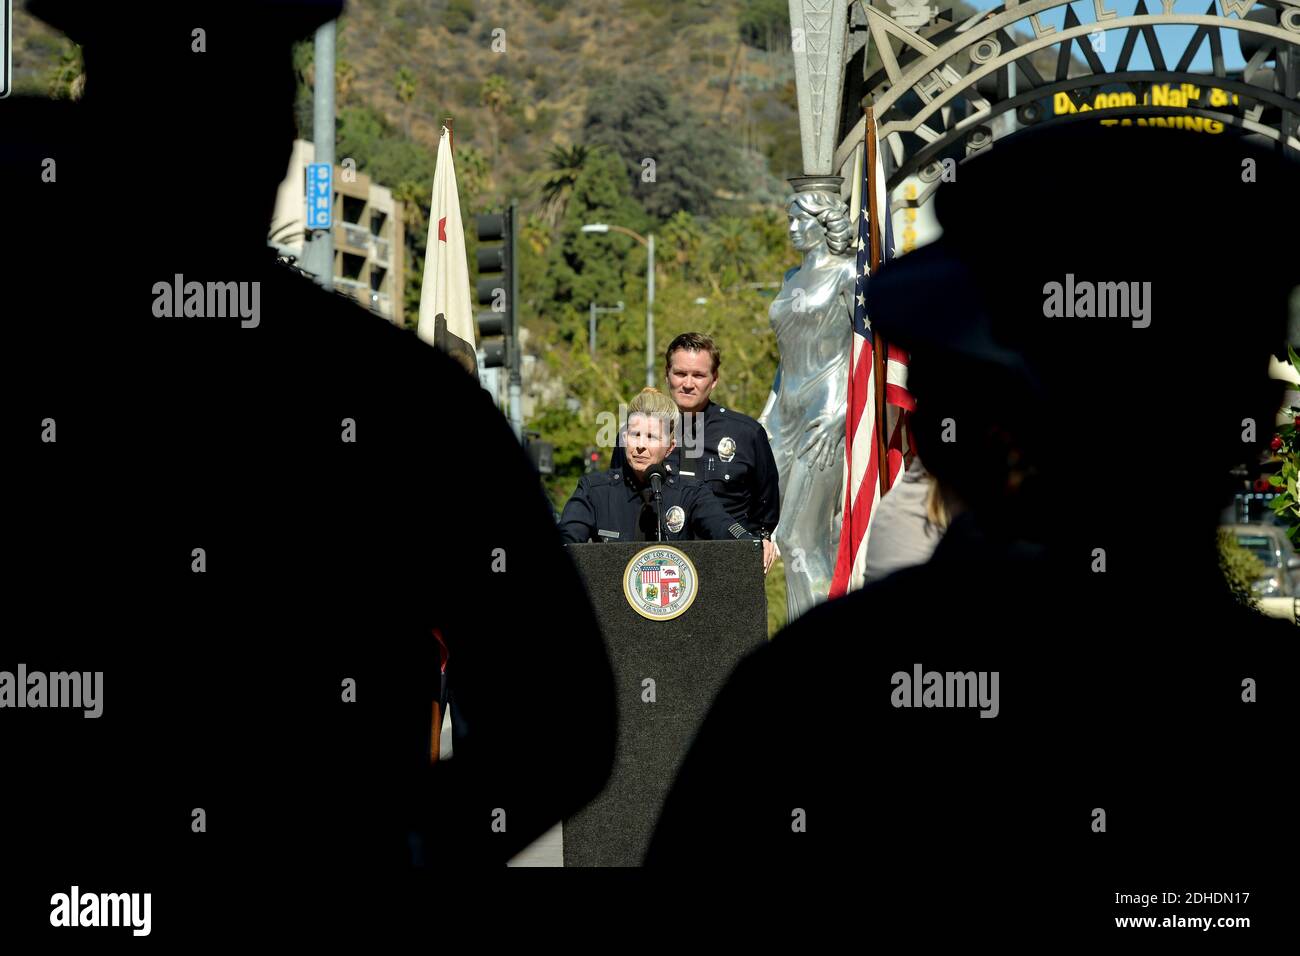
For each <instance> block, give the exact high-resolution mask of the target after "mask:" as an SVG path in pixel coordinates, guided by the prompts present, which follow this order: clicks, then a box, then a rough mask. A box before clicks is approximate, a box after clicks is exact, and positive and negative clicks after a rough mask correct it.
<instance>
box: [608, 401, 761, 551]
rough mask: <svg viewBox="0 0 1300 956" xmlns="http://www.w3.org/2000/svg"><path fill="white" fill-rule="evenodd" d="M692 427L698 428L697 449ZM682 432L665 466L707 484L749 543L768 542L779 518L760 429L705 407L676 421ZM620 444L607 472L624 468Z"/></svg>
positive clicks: (740, 417) (717, 407) (735, 414)
mask: <svg viewBox="0 0 1300 956" xmlns="http://www.w3.org/2000/svg"><path fill="white" fill-rule="evenodd" d="M697 421H699V422H700V423H701V424H702V425H703V428H704V437H703V440H702V441H699V444H698V445H697V444H696V443H697V441H698V438H697V437H696V433H697V430H698V427H699V425H697V424H696V423H697ZM682 430H683V432H684V436H683V439H684V440H683V441H681V442H679V443H678V445H677V447H676V448H674V449H673V451H672V454H670V455H669V456H668V457H667V459H665V461H666V462H667V463H668V464H671V465H672V467H673V469H674V470H675V471H677V472H678V473H679V474H680V475H681V476H682V477H684V478H694V479H696V480H698V481H701V482H704V483H705V484H707V485H708V486H709V489H710V490H711V491H712V492H713V495H714V497H716V498H717V499H718V501H720V502H721V503H722V507H723V508H725V509H726V511H727V513H728V514H729V515H731V517H732V518H734V519H735V520H737V521H739V522H740V523H741V524H742V525H743V526H744V527H745V529H746V530H747V531H749V532H751V533H752V534H753V535H754V536H755V537H761V538H770V537H771V535H772V531H773V530H774V529H775V528H776V524H777V521H778V520H779V519H780V517H781V488H780V483H779V481H778V478H777V470H776V459H775V458H774V457H773V455H772V444H771V442H770V441H768V438H767V432H766V431H764V429H763V426H762V425H760V424H759V423H758V422H757V421H755V420H754V419H752V418H750V417H749V416H748V415H742V414H741V413H740V412H738V411H736V410H735V409H731V408H726V407H724V406H722V405H718V404H716V403H714V402H709V404H708V405H707V406H706V407H705V409H704V412H703V413H702V416H700V418H697V417H696V416H694V415H683V416H682ZM620 438H621V436H620ZM623 440H625V439H621V441H620V445H619V447H616V448H615V449H614V454H613V456H612V458H611V461H610V470H611V471H613V470H616V469H619V468H623V467H625V464H626V455H625V453H624V449H623V447H622V441H623ZM683 449H685V451H683Z"/></svg>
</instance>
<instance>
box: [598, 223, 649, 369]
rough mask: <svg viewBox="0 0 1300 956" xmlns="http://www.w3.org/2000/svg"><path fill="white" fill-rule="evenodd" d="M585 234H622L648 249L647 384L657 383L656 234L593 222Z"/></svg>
mask: <svg viewBox="0 0 1300 956" xmlns="http://www.w3.org/2000/svg"><path fill="white" fill-rule="evenodd" d="M582 231H583V232H600V233H605V232H611V231H612V232H621V233H622V234H623V235H625V236H631V237H632V238H633V239H635V240H636V241H637V242H639V243H641V245H643V246H645V247H646V264H645V287H646V296H645V383H646V385H648V386H653V385H654V383H655V237H654V233H651V234H650V235H648V236H643V235H641V234H640V233H639V232H633V231H632V230H631V229H628V228H626V227H624V226H612V225H610V224H609V223H605V222H592V223H588V224H587V225H585V226H583V227H582Z"/></svg>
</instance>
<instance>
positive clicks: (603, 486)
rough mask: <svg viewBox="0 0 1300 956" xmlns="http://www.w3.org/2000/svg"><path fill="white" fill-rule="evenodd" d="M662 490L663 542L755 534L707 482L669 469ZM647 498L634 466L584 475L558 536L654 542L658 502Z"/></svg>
mask: <svg viewBox="0 0 1300 956" xmlns="http://www.w3.org/2000/svg"><path fill="white" fill-rule="evenodd" d="M643 491H644V492H647V494H643ZM662 494H663V515H664V538H663V539H664V540H665V541H691V540H697V539H704V540H719V539H720V540H727V541H731V540H735V539H737V538H744V539H752V538H753V537H754V536H753V535H751V534H750V533H749V532H748V531H747V530H746V529H745V527H744V525H742V524H741V523H740V522H739V521H737V520H736V519H735V518H733V517H732V516H731V515H729V514H728V513H727V511H726V509H725V508H724V507H723V506H722V503H721V502H720V501H719V500H718V499H717V498H716V497H715V496H714V495H713V492H712V491H711V490H710V489H709V486H708V485H707V484H705V483H704V482H700V481H694V480H692V479H689V478H683V477H681V476H679V475H676V474H671V473H670V474H669V475H668V477H667V478H666V479H665V481H664V483H663V492H662ZM647 496H648V489H643V488H641V487H638V486H637V485H636V483H635V482H634V480H633V478H632V471H631V469H627V468H612V469H610V470H609V471H602V472H597V473H594V474H590V475H583V476H582V478H581V480H579V482H578V487H577V489H576V490H575V491H574V492H573V497H571V498H570V499H569V501H568V503H567V504H565V506H564V513H563V514H562V515H561V516H560V536H561V537H562V538H563V539H564V540H565V542H567V543H581V542H585V541H654V540H656V534H655V525H656V521H655V513H654V505H653V503H650V504H647V502H646V497H647Z"/></svg>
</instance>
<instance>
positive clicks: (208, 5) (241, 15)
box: [27, 0, 345, 43]
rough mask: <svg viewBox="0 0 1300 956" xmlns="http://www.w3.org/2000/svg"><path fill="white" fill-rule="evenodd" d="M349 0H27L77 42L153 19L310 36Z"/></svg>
mask: <svg viewBox="0 0 1300 956" xmlns="http://www.w3.org/2000/svg"><path fill="white" fill-rule="evenodd" d="M344 4H345V0H198V2H195V0H135V2H133V3H131V4H129V5H125V4H119V3H113V2H111V0H27V12H28V13H30V14H31V15H32V16H34V17H36V18H38V19H40V20H43V21H45V22H46V23H48V24H49V25H50V26H52V27H55V28H56V29H58V30H62V31H63V32H64V33H66V34H67V35H68V37H69V38H71V39H72V40H75V41H76V42H77V43H88V42H93V41H95V40H96V39H99V38H102V37H104V36H105V35H106V34H108V35H114V36H122V35H127V34H129V33H131V32H146V33H147V32H148V25H149V23H150V22H151V21H153V22H157V21H166V22H169V23H174V22H177V21H184V22H186V23H188V24H190V25H192V26H194V27H203V26H205V21H214V22H215V21H220V22H232V21H242V22H243V23H246V24H247V28H248V30H249V31H252V32H256V33H261V34H263V35H265V34H268V33H269V34H271V35H272V36H273V37H275V38H278V39H282V40H288V39H296V38H298V37H303V36H306V35H307V34H309V33H311V32H312V31H313V30H315V29H316V28H317V27H318V26H320V25H321V24H323V23H328V22H329V21H330V20H334V19H336V18H337V17H338V16H339V14H341V13H342V12H343V7H344Z"/></svg>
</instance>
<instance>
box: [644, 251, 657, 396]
mask: <svg viewBox="0 0 1300 956" xmlns="http://www.w3.org/2000/svg"><path fill="white" fill-rule="evenodd" d="M645 248H646V268H645V284H646V297H645V383H646V385H647V387H652V386H653V385H654V384H655V234H654V233H653V232H652V233H650V235H648V236H646V244H645Z"/></svg>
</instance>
